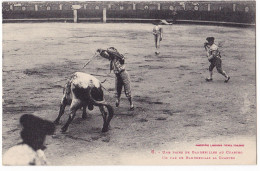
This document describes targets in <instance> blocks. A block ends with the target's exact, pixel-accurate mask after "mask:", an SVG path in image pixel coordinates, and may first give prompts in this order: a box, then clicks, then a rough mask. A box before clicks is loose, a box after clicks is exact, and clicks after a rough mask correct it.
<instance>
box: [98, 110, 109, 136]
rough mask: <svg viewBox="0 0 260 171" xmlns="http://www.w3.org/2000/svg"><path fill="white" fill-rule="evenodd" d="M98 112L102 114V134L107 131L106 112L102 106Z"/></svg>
mask: <svg viewBox="0 0 260 171" xmlns="http://www.w3.org/2000/svg"><path fill="white" fill-rule="evenodd" d="M99 110H100V112H101V114H102V117H103V128H102V132H107V131H108V126H109V125H108V123H107V112H106V111H105V109H104V106H99Z"/></svg>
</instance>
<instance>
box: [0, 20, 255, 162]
mask: <svg viewBox="0 0 260 171" xmlns="http://www.w3.org/2000/svg"><path fill="white" fill-rule="evenodd" d="M152 27H153V26H152V25H150V24H87V23H79V24H72V23H37V24H32V23H31V24H3V127H2V128H3V131H2V132H3V153H4V152H5V151H6V150H7V149H8V148H9V147H11V146H13V145H15V144H16V143H18V142H19V141H20V138H19V132H20V127H19V117H20V116H21V115H22V114H25V113H27V114H28V113H29V114H34V115H37V116H40V117H42V118H44V119H49V120H54V119H55V118H56V117H57V115H58V110H59V103H60V100H61V97H62V87H63V86H64V85H65V83H66V80H67V79H68V78H69V77H70V75H71V74H72V73H74V72H76V71H82V72H86V73H89V74H93V75H96V77H97V78H98V79H100V80H101V81H103V80H104V79H105V78H106V79H107V81H106V82H105V83H104V84H103V85H104V87H106V89H107V90H108V91H109V92H108V91H105V98H106V100H107V101H108V102H109V103H110V104H112V105H113V106H114V105H115V104H114V102H115V99H114V78H113V77H114V75H113V74H112V73H111V74H109V61H106V60H105V59H101V58H100V57H97V58H96V59H94V60H93V61H92V62H91V64H89V65H88V66H87V67H86V68H85V69H82V66H83V64H84V63H85V62H86V61H87V60H88V59H89V58H91V57H92V55H93V54H94V51H95V50H96V49H97V48H107V47H110V46H114V47H116V48H117V49H118V50H119V51H120V52H121V53H125V55H126V57H127V59H126V67H127V70H128V72H129V74H130V76H131V81H132V91H133V95H134V103H135V106H136V108H135V111H128V108H129V104H128V101H127V99H126V98H125V96H124V94H123V95H122V102H121V104H120V107H119V108H115V116H114V118H113V119H112V121H111V129H110V130H109V132H107V133H101V127H102V117H101V114H100V112H99V111H98V110H97V109H96V108H95V109H94V110H93V111H90V112H88V113H89V117H88V119H87V120H83V119H81V112H82V111H78V112H77V117H76V118H75V120H74V121H73V122H72V124H71V125H70V127H69V130H68V132H67V133H66V134H61V133H60V132H59V131H60V128H61V125H59V126H57V130H56V135H55V136H53V137H48V138H47V140H46V143H47V146H48V149H47V150H46V155H47V156H48V159H49V160H50V161H51V163H52V164H53V165H73V164H80V165H91V164H125V163H124V162H123V161H122V160H121V159H120V157H118V156H120V154H121V153H124V154H133V156H135V155H137V156H136V157H138V155H139V154H140V153H139V154H138V153H137V152H139V151H144V152H150V150H151V149H162V148H164V147H165V146H164V145H165V144H172V145H174V144H175V143H176V142H179V143H180V144H182V143H183V144H185V142H188V143H189V144H192V142H195V141H201V142H203V141H204V140H205V139H209V140H210V139H212V141H215V139H217V140H221V139H225V138H228V137H229V138H231V139H232V138H235V137H249V138H250V139H251V138H253V139H254V137H255V136H256V75H255V71H256V69H255V41H254V40H255V29H254V28H233V27H218V26H196V25H171V26H163V27H164V40H163V41H162V42H161V53H160V55H157V56H156V55H155V54H154V50H155V48H154V42H153V41H154V40H153V35H152ZM104 28H105V29H104ZM208 36H214V37H215V38H216V41H217V42H219V43H220V44H221V45H222V47H220V48H221V49H220V50H221V52H222V59H223V69H224V70H225V71H227V73H228V74H229V75H230V76H231V80H230V82H229V83H228V84H225V83H224V77H223V76H222V75H220V74H218V73H217V71H216V70H214V75H213V78H214V80H213V82H210V83H208V82H205V78H206V77H207V76H208V70H207V69H208V66H209V63H208V61H207V59H206V57H205V51H204V49H203V43H204V41H205V38H206V37H208ZM67 114H68V107H67V108H66V111H65V114H64V116H63V117H62V119H61V122H62V123H61V124H64V123H65V121H66V120H67V117H68V116H67ZM213 138H214V140H213ZM171 147H172V146H171ZM178 147H180V146H178ZM180 148H181V147H180ZM84 156H85V157H84ZM91 158H92V160H90V159H91ZM84 159H85V160H84ZM68 161H70V162H68ZM95 161H98V162H95ZM158 162H159V161H158ZM130 163H132V164H134V162H130Z"/></svg>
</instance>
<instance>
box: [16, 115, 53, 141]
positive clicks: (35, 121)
mask: <svg viewBox="0 0 260 171" xmlns="http://www.w3.org/2000/svg"><path fill="white" fill-rule="evenodd" d="M20 123H21V125H22V126H23V131H28V132H31V133H32V132H34V133H35V134H39V135H43V136H45V135H52V134H53V133H54V131H55V125H54V124H53V123H52V122H50V121H47V120H43V119H41V118H39V117H37V116H34V115H30V114H25V115H23V116H21V118H20Z"/></svg>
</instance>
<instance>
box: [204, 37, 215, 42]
mask: <svg viewBox="0 0 260 171" xmlns="http://www.w3.org/2000/svg"><path fill="white" fill-rule="evenodd" d="M206 40H207V41H208V42H210V41H214V40H215V38H214V37H207V38H206Z"/></svg>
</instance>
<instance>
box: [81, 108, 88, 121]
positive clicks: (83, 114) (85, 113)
mask: <svg viewBox="0 0 260 171" xmlns="http://www.w3.org/2000/svg"><path fill="white" fill-rule="evenodd" d="M82 119H87V106H86V105H84V106H83V113H82Z"/></svg>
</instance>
